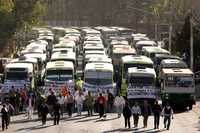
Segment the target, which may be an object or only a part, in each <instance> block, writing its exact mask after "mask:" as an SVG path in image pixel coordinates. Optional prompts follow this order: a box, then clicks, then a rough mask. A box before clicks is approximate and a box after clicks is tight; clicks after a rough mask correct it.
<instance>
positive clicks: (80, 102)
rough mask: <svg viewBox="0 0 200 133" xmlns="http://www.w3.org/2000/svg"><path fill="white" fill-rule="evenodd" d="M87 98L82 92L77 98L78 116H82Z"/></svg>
mask: <svg viewBox="0 0 200 133" xmlns="http://www.w3.org/2000/svg"><path fill="white" fill-rule="evenodd" d="M84 100H85V97H84V96H83V94H82V92H81V91H80V92H79V94H78V95H77V96H76V97H75V101H76V105H77V114H78V115H81V112H82V110H83V102H84Z"/></svg>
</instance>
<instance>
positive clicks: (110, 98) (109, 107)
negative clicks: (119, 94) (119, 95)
mask: <svg viewBox="0 0 200 133" xmlns="http://www.w3.org/2000/svg"><path fill="white" fill-rule="evenodd" d="M107 93H108V101H107V112H108V113H112V111H113V110H112V109H113V104H114V99H115V98H114V96H113V94H112V93H111V92H110V91H109V90H108V91H107Z"/></svg>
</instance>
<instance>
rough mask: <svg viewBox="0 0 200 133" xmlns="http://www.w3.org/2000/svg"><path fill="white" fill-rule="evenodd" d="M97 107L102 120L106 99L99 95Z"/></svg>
mask: <svg viewBox="0 0 200 133" xmlns="http://www.w3.org/2000/svg"><path fill="white" fill-rule="evenodd" d="M97 102H98V105H99V116H100V118H102V117H103V116H104V111H105V104H106V99H105V97H104V96H102V94H101V93H100V94H99V97H98V99H97Z"/></svg>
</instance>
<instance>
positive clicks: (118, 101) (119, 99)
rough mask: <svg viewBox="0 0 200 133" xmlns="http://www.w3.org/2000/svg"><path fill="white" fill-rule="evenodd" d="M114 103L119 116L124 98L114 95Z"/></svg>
mask: <svg viewBox="0 0 200 133" xmlns="http://www.w3.org/2000/svg"><path fill="white" fill-rule="evenodd" d="M114 105H115V108H116V112H117V114H118V118H120V117H121V113H122V112H123V107H124V105H125V100H124V98H123V97H122V96H119V95H117V96H116V97H115V101H114Z"/></svg>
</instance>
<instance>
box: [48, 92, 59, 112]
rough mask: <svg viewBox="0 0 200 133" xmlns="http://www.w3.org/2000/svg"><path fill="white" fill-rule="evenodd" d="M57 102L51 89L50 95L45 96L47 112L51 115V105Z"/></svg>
mask: <svg viewBox="0 0 200 133" xmlns="http://www.w3.org/2000/svg"><path fill="white" fill-rule="evenodd" d="M56 103H57V98H56V96H55V94H54V92H53V91H51V95H49V96H48V97H47V104H48V108H49V112H50V114H51V116H53V106H54V105H55V104H56Z"/></svg>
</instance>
